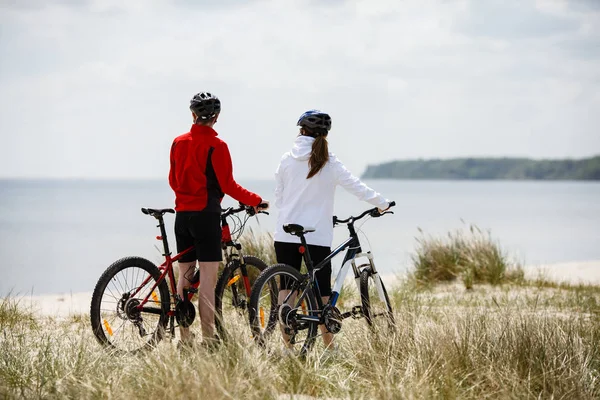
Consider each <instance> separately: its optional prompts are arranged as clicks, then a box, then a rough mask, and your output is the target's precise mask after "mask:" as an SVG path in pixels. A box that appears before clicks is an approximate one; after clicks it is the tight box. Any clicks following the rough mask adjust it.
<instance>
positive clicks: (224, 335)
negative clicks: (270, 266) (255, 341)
mask: <svg viewBox="0 0 600 400" xmlns="http://www.w3.org/2000/svg"><path fill="white" fill-rule="evenodd" d="M243 260H244V264H242V263H240V260H233V261H231V262H230V263H229V264H227V266H226V267H225V268H224V269H223V272H222V273H221V276H220V277H219V280H218V282H217V285H216V288H215V326H216V328H217V332H218V333H219V337H220V338H221V339H223V340H229V339H230V338H231V337H232V336H234V335H235V336H239V337H237V339H248V338H250V329H249V327H248V301H249V300H250V292H251V289H252V285H254V282H255V281H256V279H257V277H258V275H259V274H260V273H261V272H262V271H264V270H265V269H266V268H267V264H265V262H264V261H263V260H261V259H260V258H257V257H253V256H244V259H243Z"/></svg>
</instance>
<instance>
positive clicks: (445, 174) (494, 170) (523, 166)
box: [362, 156, 600, 180]
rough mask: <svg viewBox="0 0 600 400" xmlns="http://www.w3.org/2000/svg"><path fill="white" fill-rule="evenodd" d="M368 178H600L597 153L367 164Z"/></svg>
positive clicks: (366, 173)
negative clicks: (579, 156) (549, 157)
mask: <svg viewBox="0 0 600 400" xmlns="http://www.w3.org/2000/svg"><path fill="white" fill-rule="evenodd" d="M362 178H366V179H368V178H371V179H447V180H451V179H474V180H477V179H506V180H600V156H595V157H590V158H584V159H577V160H574V159H564V160H533V159H528V158H454V159H430V160H423V159H419V160H399V161H390V162H385V163H382V164H376V165H368V166H367V169H366V170H365V172H364V173H363V175H362Z"/></svg>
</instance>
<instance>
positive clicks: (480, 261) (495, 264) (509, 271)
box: [411, 225, 524, 289]
mask: <svg viewBox="0 0 600 400" xmlns="http://www.w3.org/2000/svg"><path fill="white" fill-rule="evenodd" d="M417 244H418V246H417V249H416V253H415V254H414V255H413V257H412V259H413V262H414V265H415V268H414V271H413V272H412V274H411V276H412V277H413V278H414V279H415V280H416V281H418V282H420V283H422V284H430V283H436V282H450V281H454V280H456V279H461V280H462V282H463V283H464V285H465V287H466V288H467V289H471V288H473V285H474V284H479V283H489V284H492V285H498V284H501V283H506V282H515V283H518V282H522V281H523V278H524V273H523V269H522V268H521V266H520V265H519V264H518V263H516V262H513V261H511V260H510V259H509V257H508V256H507V254H506V253H505V252H504V251H503V250H502V248H501V247H500V245H499V244H498V243H497V242H496V241H494V240H493V239H492V237H491V235H490V233H489V232H483V231H482V230H481V229H479V228H478V227H476V226H473V225H471V226H470V227H469V229H467V230H464V229H462V230H457V231H455V232H450V233H448V235H447V236H444V237H434V236H427V235H425V234H423V232H421V236H420V237H419V238H417Z"/></svg>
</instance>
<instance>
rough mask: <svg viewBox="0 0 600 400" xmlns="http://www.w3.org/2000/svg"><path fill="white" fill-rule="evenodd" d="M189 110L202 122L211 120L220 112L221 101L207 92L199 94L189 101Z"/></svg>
mask: <svg viewBox="0 0 600 400" xmlns="http://www.w3.org/2000/svg"><path fill="white" fill-rule="evenodd" d="M190 110H191V111H192V112H193V113H194V114H196V117H198V119H200V120H202V121H207V120H210V119H213V118H214V117H216V116H217V115H219V113H220V112H221V101H220V100H219V98H218V97H217V96H215V95H213V94H211V93H208V92H201V93H198V94H196V95H194V97H193V98H192V100H190Z"/></svg>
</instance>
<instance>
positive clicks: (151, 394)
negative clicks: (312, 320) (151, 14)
mask: <svg viewBox="0 0 600 400" xmlns="http://www.w3.org/2000/svg"><path fill="white" fill-rule="evenodd" d="M390 294H391V298H392V301H393V306H394V309H395V317H396V321H397V323H398V330H397V333H396V335H392V336H390V335H386V336H372V335H371V334H370V331H369V329H368V328H367V327H366V324H365V322H364V321H363V320H351V319H349V320H345V321H344V326H343V329H342V332H341V333H340V334H339V335H338V336H337V337H336V340H337V342H338V344H339V350H338V352H335V353H328V352H326V351H325V350H324V349H323V347H322V344H321V343H320V342H319V343H318V345H317V346H316V348H315V349H314V351H313V352H312V353H311V354H310V356H309V357H308V359H307V361H306V362H304V363H301V362H300V361H299V360H298V359H297V358H295V357H290V356H285V355H284V353H277V352H276V353H273V354H265V353H264V352H263V351H262V350H261V349H259V348H257V347H256V346H254V345H253V343H252V339H251V338H250V335H249V331H248V329H247V327H246V326H239V328H238V329H237V330H236V335H237V336H236V340H234V341H232V342H231V343H229V344H227V345H225V346H223V347H221V348H220V350H219V351H217V352H215V353H210V352H208V351H206V350H203V349H199V350H197V351H196V352H192V353H190V354H186V353H183V354H182V353H180V352H179V351H178V350H177V348H176V345H175V343H176V341H173V342H171V341H169V340H165V341H163V342H161V343H160V344H159V346H158V347H157V348H156V349H155V350H153V351H150V352H147V353H144V354H140V355H137V356H127V355H125V356H124V355H117V354H111V353H110V352H108V351H107V350H106V349H104V348H102V347H100V345H99V344H98V343H97V342H96V340H95V339H94V337H93V336H92V333H91V330H90V327H89V326H88V323H87V318H85V317H71V318H67V319H58V318H40V317H37V316H36V315H34V314H33V313H32V312H31V310H28V309H26V308H23V307H22V306H19V305H18V304H17V303H15V302H16V300H15V299H14V298H5V299H4V300H2V302H1V303H0V310H9V312H8V313H7V312H3V313H0V315H1V316H2V319H1V320H0V326H1V330H2V334H1V335H0V397H4V398H19V397H22V398H65V397H70V398H117V399H120V398H123V399H126V398H166V397H174V398H204V397H206V398H240V399H241V398H243V399H263V398H289V396H290V395H306V396H314V397H318V398H381V399H391V398H444V399H448V398H467V399H469V398H470V399H480V398H577V399H593V398H598V397H599V396H600V347H599V346H598V343H599V342H600V308H599V306H598V305H599V304H600V289H599V288H598V287H584V288H582V287H563V288H546V287H542V288H536V287H523V286H511V287H491V286H482V285H480V286H478V287H477V288H476V289H475V290H473V291H466V290H464V288H463V287H461V286H460V285H442V286H439V287H436V288H433V289H428V290H416V289H415V288H414V286H413V285H410V284H402V285H399V286H396V287H395V288H392V289H391V290H390ZM344 295H345V296H346V298H345V299H344V303H345V304H346V305H347V307H351V306H352V305H354V303H357V300H358V299H357V298H356V297H355V296H356V291H353V290H346V292H345V294H344ZM353 296H354V297H353ZM198 334H199V332H198ZM286 396H287V397H286Z"/></svg>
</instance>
